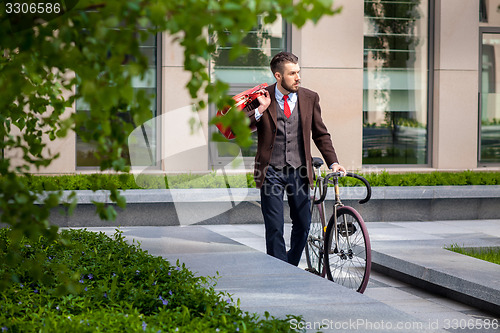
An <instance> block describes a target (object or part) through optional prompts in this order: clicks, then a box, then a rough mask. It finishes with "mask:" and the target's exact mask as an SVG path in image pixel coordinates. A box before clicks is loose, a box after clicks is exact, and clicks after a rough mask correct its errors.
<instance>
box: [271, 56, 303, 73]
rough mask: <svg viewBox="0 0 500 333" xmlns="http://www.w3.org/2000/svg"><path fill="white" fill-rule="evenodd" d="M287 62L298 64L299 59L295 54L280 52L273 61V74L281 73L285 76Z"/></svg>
mask: <svg viewBox="0 0 500 333" xmlns="http://www.w3.org/2000/svg"><path fill="white" fill-rule="evenodd" d="M287 62H291V63H293V64H298V63H299V58H298V57H297V56H296V55H295V54H293V53H290V52H280V53H278V54H277V55H275V56H274V57H273V59H272V60H271V72H272V73H273V74H274V73H276V72H280V73H281V74H283V65H284V64H285V63H287Z"/></svg>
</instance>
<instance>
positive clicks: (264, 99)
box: [257, 89, 271, 114]
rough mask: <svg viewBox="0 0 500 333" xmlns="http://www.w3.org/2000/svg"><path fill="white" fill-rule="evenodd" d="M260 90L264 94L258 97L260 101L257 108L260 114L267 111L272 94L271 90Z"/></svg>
mask: <svg viewBox="0 0 500 333" xmlns="http://www.w3.org/2000/svg"><path fill="white" fill-rule="evenodd" d="M260 91H261V92H262V93H263V95H260V96H259V97H257V100H258V101H259V103H260V105H259V107H258V108H257V110H258V111H259V113H260V114H263V113H264V111H266V110H267V108H268V107H269V105H270V104H271V96H270V95H269V91H267V90H266V89H262V90H260Z"/></svg>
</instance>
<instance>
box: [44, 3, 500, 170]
mask: <svg viewBox="0 0 500 333" xmlns="http://www.w3.org/2000/svg"><path fill="white" fill-rule="evenodd" d="M335 6H342V7H343V10H342V12H341V14H339V15H335V16H333V17H324V18H322V19H321V20H320V21H319V23H318V24H316V25H314V24H312V23H308V24H307V25H305V26H304V27H303V28H301V29H296V28H295V27H291V26H290V25H288V24H286V22H283V21H281V20H278V21H277V22H275V23H274V24H273V25H272V26H264V25H263V24H261V22H260V21H259V22H258V25H257V26H256V27H255V30H253V31H251V32H249V34H248V37H247V39H246V40H245V43H246V44H247V45H249V46H250V50H251V51H250V53H249V55H248V56H247V57H245V58H241V59H237V60H229V57H228V56H227V54H228V51H229V49H228V48H226V49H223V48H220V49H219V50H218V52H217V53H216V54H214V56H213V59H212V61H211V64H210V67H209V68H207V71H209V73H210V75H211V76H212V77H213V78H215V77H217V78H221V79H223V80H225V81H226V82H229V83H230V84H231V90H230V92H231V94H236V93H238V92H241V91H243V90H246V89H248V88H250V87H253V86H255V85H257V84H260V83H264V82H266V83H268V84H272V83H273V82H274V81H273V77H272V75H271V72H270V70H269V67H268V64H269V60H270V58H271V57H272V56H273V55H274V54H276V53H277V52H279V51H282V50H287V51H291V52H293V53H295V54H296V55H297V56H298V57H299V61H300V66H301V77H302V86H304V87H307V88H309V89H312V90H315V91H317V92H318V93H319V95H320V97H321V102H320V103H321V107H322V114H323V119H324V121H325V124H326V125H327V127H328V128H329V130H330V132H331V134H332V138H333V142H334V145H335V148H336V150H337V154H338V156H339V159H340V162H341V163H342V164H343V165H344V166H346V168H348V169H350V170H376V169H378V170H380V169H386V170H389V171H390V170H396V171H432V170H475V169H481V170H483V169H487V170H490V169H492V170H499V169H500V98H499V99H497V97H498V96H499V95H498V93H496V90H497V87H498V88H499V90H500V65H499V75H498V76H497V75H496V72H497V68H496V60H497V59H499V64H500V11H499V7H500V0H398V1H380V0H336V1H335ZM143 49H144V52H145V53H146V54H148V57H149V58H150V63H151V69H150V75H149V76H148V77H147V78H146V79H144V80H141V81H137V82H136V83H135V86H136V89H144V90H147V91H150V92H154V91H156V93H157V95H156V98H155V101H154V103H153V109H152V120H151V121H149V122H147V123H146V124H143V125H142V126H139V127H137V129H136V131H134V132H135V135H136V137H134V139H133V140H130V144H129V149H130V156H131V164H132V165H133V166H139V167H140V170H141V171H143V170H146V169H147V170H148V171H151V172H166V173H184V172H210V171H211V170H213V169H214V168H215V169H217V168H220V167H223V166H226V165H228V163H230V162H231V161H232V160H233V159H234V156H235V155H238V156H240V157H242V160H243V161H244V162H245V163H244V164H241V165H239V166H238V167H237V168H232V170H236V169H237V170H239V171H245V170H247V171H249V170H251V168H252V166H251V164H252V160H253V157H252V156H253V154H254V153H255V146H254V147H250V148H245V149H239V148H238V147H229V148H228V146H227V145H220V144H217V143H215V142H212V140H211V136H212V133H213V132H214V131H217V129H216V128H215V126H214V125H210V124H209V119H210V118H212V117H213V116H214V115H215V114H216V111H217V110H215V108H214V107H213V106H210V107H208V108H207V109H206V110H203V111H202V112H198V113H192V112H191V111H190V105H191V103H192V101H191V99H190V97H189V94H188V92H187V90H186V89H185V88H184V85H185V83H186V82H187V80H188V78H189V74H188V73H187V72H186V71H184V69H183V53H182V49H181V48H180V46H179V45H177V44H176V43H175V42H174V41H173V39H172V38H171V37H170V36H168V35H166V34H161V35H158V36H152V37H151V39H150V40H148V41H147V42H146V43H145V44H144V45H143ZM74 112H86V110H85V105H84V103H79V102H78V101H77V102H76V104H75V108H74ZM190 119H194V120H195V123H198V122H199V123H200V124H201V126H199V127H195V129H196V130H195V132H196V133H195V134H194V135H193V134H192V132H193V128H192V126H190V125H188V123H189V120H190ZM51 149H52V150H55V151H59V152H60V154H61V157H60V158H59V159H58V160H56V161H55V162H54V163H53V164H52V165H51V166H50V167H48V168H46V169H44V170H41V171H40V172H43V173H51V174H53V173H55V174H57V173H78V172H92V171H95V170H96V169H97V168H96V164H97V161H95V160H93V157H92V156H93V154H92V149H93V147H92V145H89V144H86V143H84V142H81V140H79V138H77V137H76V135H70V136H68V137H67V138H66V139H64V140H60V141H55V142H53V143H51ZM235 151H236V153H235ZM313 152H316V154H318V156H319V153H318V152H317V150H315V147H314V148H313Z"/></svg>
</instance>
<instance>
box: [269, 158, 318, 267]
mask: <svg viewBox="0 0 500 333" xmlns="http://www.w3.org/2000/svg"><path fill="white" fill-rule="evenodd" d="M284 193H286V194H287V197H288V205H289V206H290V218H291V219H292V234H291V237H290V250H289V251H288V252H287V251H286V248H285V240H284V238H283V228H284V223H285V219H284V213H283V196H284ZM260 197H261V207H262V215H263V216H264V223H265V226H266V248H267V254H269V255H271V256H273V257H276V258H278V259H281V260H283V261H287V262H288V263H290V264H292V265H295V266H297V265H298V264H299V261H300V257H301V256H302V251H303V250H304V247H305V245H306V241H307V235H308V233H309V225H310V224H311V215H310V212H309V209H310V206H309V200H310V199H309V180H308V178H307V171H306V168H305V167H300V168H298V169H294V168H292V167H289V166H288V167H285V168H283V169H281V170H279V169H276V168H274V167H272V166H269V168H268V169H267V173H266V178H265V180H264V183H263V184H262V188H261V190H260Z"/></svg>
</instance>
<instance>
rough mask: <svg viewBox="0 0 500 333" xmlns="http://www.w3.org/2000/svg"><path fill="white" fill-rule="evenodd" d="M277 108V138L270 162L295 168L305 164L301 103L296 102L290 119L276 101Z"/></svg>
mask: <svg viewBox="0 0 500 333" xmlns="http://www.w3.org/2000/svg"><path fill="white" fill-rule="evenodd" d="M276 109H277V111H278V112H277V113H278V117H277V128H276V139H275V141H274V149H273V152H272V155H271V160H270V161H269V164H271V165H272V166H274V167H277V168H279V169H281V168H283V167H285V166H286V165H290V166H292V167H294V168H298V167H300V166H302V165H305V164H306V162H305V160H306V159H305V157H304V139H303V137H302V124H301V122H300V114H299V113H300V110H299V103H298V102H297V103H295V108H294V109H293V111H292V115H291V116H290V118H288V119H287V118H286V116H285V114H284V112H283V110H282V109H281V108H280V107H279V104H278V103H276Z"/></svg>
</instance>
